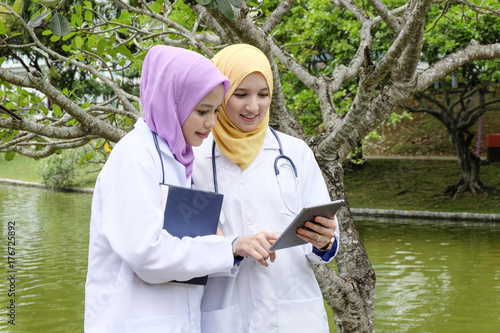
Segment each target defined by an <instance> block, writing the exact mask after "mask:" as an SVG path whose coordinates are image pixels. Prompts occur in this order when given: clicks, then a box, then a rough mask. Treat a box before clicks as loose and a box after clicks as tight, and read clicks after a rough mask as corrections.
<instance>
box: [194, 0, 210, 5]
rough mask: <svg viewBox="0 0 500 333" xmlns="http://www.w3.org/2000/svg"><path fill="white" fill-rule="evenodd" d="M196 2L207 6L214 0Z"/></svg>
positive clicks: (198, 0) (197, 0)
mask: <svg viewBox="0 0 500 333" xmlns="http://www.w3.org/2000/svg"><path fill="white" fill-rule="evenodd" d="M196 2H197V3H199V4H200V5H203V6H206V5H208V4H209V3H210V2H212V0H196Z"/></svg>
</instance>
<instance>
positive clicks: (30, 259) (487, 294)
mask: <svg viewBox="0 0 500 333" xmlns="http://www.w3.org/2000/svg"><path fill="white" fill-rule="evenodd" d="M91 199H92V197H91V195H89V194H82V193H69V192H54V191H49V190H40V189H33V188H25V187H14V186H5V185H0V226H1V232H2V233H1V235H0V237H2V239H3V240H2V241H1V242H0V244H2V245H1V246H0V253H1V255H0V260H1V261H2V262H1V267H2V270H1V273H2V276H3V277H4V278H2V280H1V281H2V282H1V283H0V306H1V309H2V310H1V311H0V316H1V317H0V318H1V320H0V331H1V332H37V333H45V332H46V333H54V332H72V333H73V332H83V311H84V286H85V277H86V269H87V251H88V237H89V236H88V230H89V221H90V204H91ZM9 222H11V223H10V225H11V226H12V222H15V235H14V236H15V241H16V242H15V246H11V250H12V248H14V250H15V254H14V255H12V256H10V255H9V254H8V251H9V249H8V237H9V234H8V233H9ZM357 224H358V226H359V230H360V233H361V235H362V238H363V242H364V244H365V247H366V249H367V251H368V255H369V256H370V259H371V261H372V264H373V266H374V268H375V271H376V274H377V289H376V305H375V323H376V324H375V325H376V330H377V332H415V333H417V332H419V333H423V332H437V333H448V332H450V333H451V332H454V333H455V332H500V225H496V224H492V223H451V222H440V223H433V222H425V221H413V222H411V221H395V220H392V221H385V222H384V221H359V222H357ZM11 231H12V230H11ZM10 236H12V235H10ZM9 257H11V258H12V257H14V259H15V262H14V263H13V262H12V259H11V260H9ZM11 264H12V265H13V266H11V267H9V265H11ZM9 272H15V273H9ZM12 275H15V283H14V288H15V297H14V296H9V290H10V289H11V285H12V284H11V281H10V280H9V277H10V276H12ZM12 300H14V304H15V321H14V322H15V325H12V324H9V322H8V320H11V318H10V317H9V313H10V312H11V310H12V308H11V309H9V308H8V306H10V305H11V301H12ZM334 331H335V330H334V329H333V328H332V332H334ZM311 333H313V332H311Z"/></svg>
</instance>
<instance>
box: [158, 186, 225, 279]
mask: <svg viewBox="0 0 500 333" xmlns="http://www.w3.org/2000/svg"><path fill="white" fill-rule="evenodd" d="M160 187H161V190H162V207H163V209H164V219H163V229H165V230H167V232H168V233H169V234H171V235H172V236H175V237H179V238H182V237H196V236H206V235H215V234H216V232H217V226H218V224H219V217H220V211H221V208H222V199H223V195H222V194H219V193H214V192H207V191H200V190H195V189H191V188H188V187H180V186H173V185H167V184H160ZM207 279H208V277H207V276H202V277H196V278H193V279H191V280H189V281H174V282H180V283H189V284H200V285H205V284H206V283H207Z"/></svg>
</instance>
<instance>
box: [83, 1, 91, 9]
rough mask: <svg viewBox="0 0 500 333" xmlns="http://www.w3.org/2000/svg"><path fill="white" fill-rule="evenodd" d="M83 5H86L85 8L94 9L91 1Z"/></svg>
mask: <svg viewBox="0 0 500 333" xmlns="http://www.w3.org/2000/svg"><path fill="white" fill-rule="evenodd" d="M83 3H84V5H85V8H89V9H92V2H90V1H84V2H83Z"/></svg>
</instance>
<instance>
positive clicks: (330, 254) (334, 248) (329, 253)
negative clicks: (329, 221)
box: [313, 236, 338, 261]
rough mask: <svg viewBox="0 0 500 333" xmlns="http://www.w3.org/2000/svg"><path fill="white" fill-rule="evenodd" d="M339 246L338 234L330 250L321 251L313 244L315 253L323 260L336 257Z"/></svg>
mask: <svg viewBox="0 0 500 333" xmlns="http://www.w3.org/2000/svg"><path fill="white" fill-rule="evenodd" d="M337 247H338V240H337V236H335V241H334V242H333V245H332V247H331V249H329V250H328V251H321V250H318V249H317V248H315V247H314V246H313V253H314V254H316V255H317V256H319V257H320V258H321V259H322V260H323V261H330V259H332V258H333V257H335V254H336V253H337Z"/></svg>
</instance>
